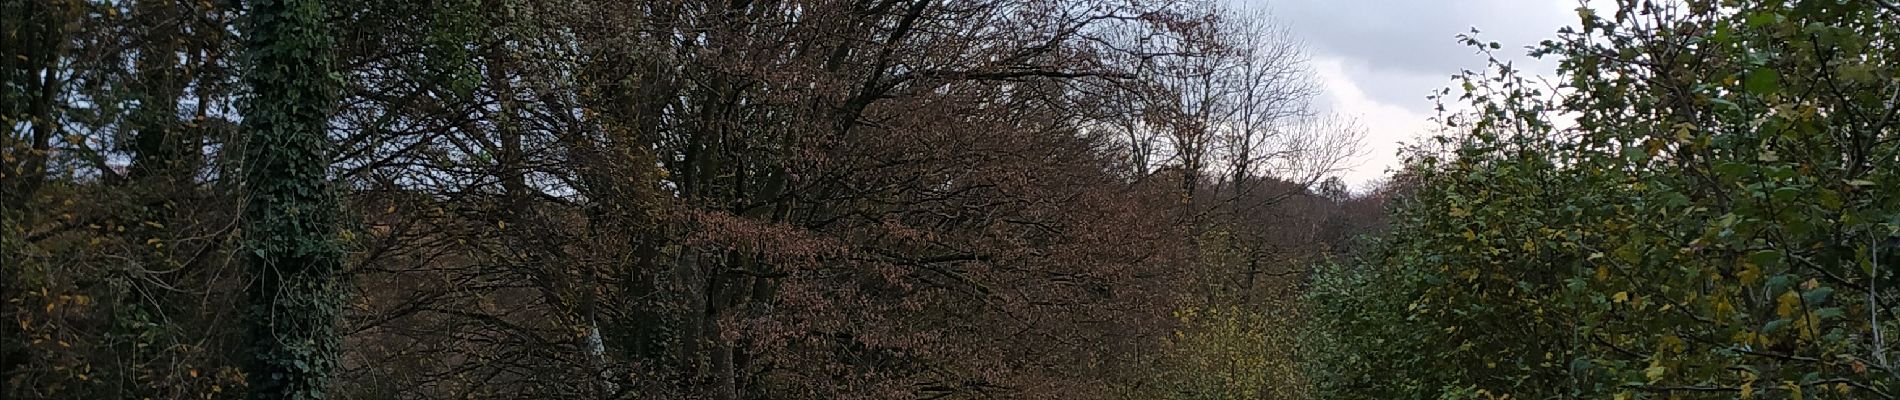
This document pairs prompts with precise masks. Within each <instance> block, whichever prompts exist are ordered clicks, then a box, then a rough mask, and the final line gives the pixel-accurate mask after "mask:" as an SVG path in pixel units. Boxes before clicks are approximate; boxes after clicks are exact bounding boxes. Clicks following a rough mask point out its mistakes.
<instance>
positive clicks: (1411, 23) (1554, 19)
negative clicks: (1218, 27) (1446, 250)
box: [1231, 0, 1577, 186]
mask: <svg viewBox="0 0 1900 400" xmlns="http://www.w3.org/2000/svg"><path fill="white" fill-rule="evenodd" d="M1231 1H1235V2H1237V3H1239V5H1241V6H1243V7H1247V8H1255V7H1264V8H1266V9H1268V10H1269V11H1270V12H1271V13H1272V14H1273V16H1274V19H1275V20H1276V22H1277V23H1279V24H1280V25H1282V26H1284V27H1286V28H1287V29H1288V30H1289V31H1290V32H1291V34H1292V36H1293V39H1294V40H1298V41H1301V42H1304V43H1305V44H1306V47H1307V48H1308V50H1309V52H1310V53H1311V56H1312V65H1311V67H1312V69H1313V72H1314V74H1315V75H1316V78H1317V79H1318V80H1319V81H1320V83H1321V85H1323V87H1324V88H1325V94H1324V95H1322V96H1321V98H1320V99H1319V101H1318V103H1319V106H1320V107H1322V108H1324V109H1325V110H1326V111H1331V112H1334V113H1338V114H1341V115H1343V116H1346V117H1352V118H1356V119H1358V121H1359V123H1360V125H1361V126H1364V127H1365V128H1366V130H1367V133H1366V141H1365V142H1366V149H1365V152H1364V153H1365V155H1364V156H1361V157H1360V158H1359V160H1357V162H1356V163H1355V165H1356V167H1355V168H1353V169H1352V170H1351V171H1349V172H1346V173H1345V178H1346V180H1347V181H1348V182H1351V183H1352V184H1353V185H1354V186H1359V185H1362V184H1364V183H1366V182H1368V181H1372V180H1376V179H1378V178H1379V177H1381V176H1384V175H1385V172H1386V171H1387V170H1388V169H1391V168H1394V167H1396V166H1397V165H1398V162H1399V161H1398V160H1399V158H1398V156H1397V154H1396V152H1397V151H1398V148H1399V142H1402V141H1407V142H1409V141H1412V139H1413V138H1414V137H1416V136H1417V135H1418V134H1419V133H1421V132H1424V131H1425V130H1426V129H1427V128H1428V127H1430V125H1429V123H1428V122H1427V121H1426V119H1427V118H1430V117H1431V116H1432V115H1433V114H1434V112H1433V111H1432V108H1433V106H1432V102H1431V101H1430V100H1427V99H1425V96H1426V95H1428V94H1430V93H1431V92H1432V91H1433V90H1436V89H1438V88H1443V87H1446V86H1447V85H1449V82H1450V79H1451V77H1452V75H1455V74H1457V73H1458V71H1460V70H1462V69H1473V70H1476V69H1479V68H1483V67H1484V65H1485V62H1484V57H1483V56H1480V55H1478V54H1477V53H1476V52H1475V51H1473V50H1472V49H1470V48H1468V47H1465V46H1464V45H1461V44H1459V43H1458V40H1457V35H1458V34H1460V33H1465V32H1468V31H1470V30H1471V28H1473V27H1476V28H1478V29H1479V30H1480V31H1482V33H1481V34H1480V35H1479V38H1481V39H1484V40H1489V41H1495V42H1499V44H1502V45H1503V46H1504V48H1503V50H1500V53H1504V54H1510V55H1514V56H1516V59H1517V60H1518V66H1519V67H1520V68H1523V69H1525V70H1527V71H1550V70H1551V68H1553V67H1552V66H1553V65H1554V63H1553V62H1550V61H1537V60H1532V59H1530V58H1528V57H1524V56H1522V54H1523V53H1524V51H1523V50H1522V49H1523V48H1524V46H1529V45H1532V44H1535V43H1537V42H1539V41H1542V40H1544V39H1548V38H1553V37H1555V36H1556V31H1557V28H1558V27H1561V26H1565V25H1575V24H1576V23H1577V12H1576V8H1577V1H1576V0H1231ZM1546 73H1548V72H1546Z"/></svg>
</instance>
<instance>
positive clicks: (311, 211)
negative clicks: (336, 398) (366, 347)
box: [242, 0, 343, 400]
mask: <svg viewBox="0 0 1900 400" xmlns="http://www.w3.org/2000/svg"><path fill="white" fill-rule="evenodd" d="M249 11H250V15H249V16H250V30H249V31H248V32H247V35H246V36H247V37H246V39H247V40H246V45H247V50H248V51H249V53H250V57H251V62H252V64H251V65H250V67H251V69H250V71H249V73H248V75H247V76H246V82H247V83H248V84H249V85H251V88H252V90H253V96H254V97H253V98H252V99H250V101H249V102H248V103H246V108H245V109H244V119H243V125H244V131H245V135H246V138H247V142H246V143H245V146H246V152H245V156H246V157H245V160H244V166H243V168H244V172H245V185H246V189H247V191H248V195H249V196H250V198H249V202H248V204H247V205H246V206H245V209H244V236H245V248H244V249H243V250H242V251H243V254H244V256H245V257H247V261H248V263H247V264H248V271H249V272H250V279H251V282H250V284H249V285H247V286H246V288H247V289H246V290H247V293H246V294H247V295H248V297H249V298H250V304H249V308H248V312H247V313H246V315H245V320H244V321H245V328H246V330H245V334H246V337H245V345H246V346H247V347H249V351H248V352H247V354H246V355H247V357H248V358H247V359H246V360H244V363H243V366H244V372H245V375H246V380H247V381H248V382H249V386H250V390H251V396H250V397H251V398H253V399H260V400H261V399H273V400H274V399H319V398H324V397H326V393H325V392H326V391H327V390H328V388H329V387H328V383H329V378H330V375H331V371H332V370H334V369H335V367H336V366H337V364H338V360H337V355H338V353H339V348H340V347H341V341H340V340H339V335H338V334H337V330H336V322H337V317H338V316H339V315H340V314H341V310H342V296H341V295H342V290H341V287H340V283H339V282H338V281H337V272H338V270H339V269H340V266H341V260H342V255H343V254H342V251H341V249H340V248H339V247H338V243H337V242H336V237H337V234H338V229H337V227H338V222H337V214H338V212H337V202H336V199H335V197H334V196H333V195H332V193H331V188H330V185H329V180H328V177H327V175H328V168H329V161H330V149H329V146H330V142H329V141H328V138H327V135H326V133H325V127H326V126H327V124H328V121H329V114H330V111H331V110H332V108H333V107H334V106H335V103H336V99H337V93H338V90H337V85H336V78H335V77H334V76H332V74H333V69H332V67H331V60H330V54H331V46H332V41H333V39H332V38H331V36H330V33H329V27H327V26H326V25H325V23H324V18H325V17H324V4H323V2H322V1H321V0H253V1H251V2H250V4H249Z"/></svg>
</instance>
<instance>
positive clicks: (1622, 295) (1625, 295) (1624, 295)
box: [1610, 292, 1630, 303]
mask: <svg viewBox="0 0 1900 400" xmlns="http://www.w3.org/2000/svg"><path fill="white" fill-rule="evenodd" d="M1610 301H1613V302H1618V303H1622V302H1625V301H1630V292H1616V294H1614V295H1610Z"/></svg>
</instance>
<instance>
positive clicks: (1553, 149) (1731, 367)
mask: <svg viewBox="0 0 1900 400" xmlns="http://www.w3.org/2000/svg"><path fill="white" fill-rule="evenodd" d="M1619 3H1620V4H1619V6H1620V7H1618V9H1617V10H1615V11H1614V12H1611V11H1608V10H1592V9H1589V8H1582V9H1579V12H1578V15H1579V17H1580V21H1581V25H1580V26H1579V28H1574V29H1566V30H1563V31H1560V35H1559V36H1558V38H1556V39H1554V40H1550V41H1545V42H1544V43H1542V44H1541V45H1539V46H1535V47H1534V48H1533V49H1532V54H1533V55H1537V56H1547V57H1555V58H1558V59H1559V60H1560V67H1559V74H1558V79H1557V80H1556V81H1555V82H1542V81H1534V80H1532V79H1529V78H1526V77H1524V76H1522V75H1520V74H1518V73H1517V72H1515V71H1512V70H1511V69H1510V68H1509V67H1507V66H1503V64H1502V63H1499V64H1498V67H1497V68H1493V69H1491V70H1489V71H1486V72H1482V73H1467V74H1465V75H1464V76H1463V77H1462V79H1461V81H1462V86H1463V89H1464V90H1463V91H1462V92H1461V93H1459V95H1458V97H1456V98H1453V97H1451V95H1452V92H1451V91H1449V90H1448V91H1446V92H1442V95H1443V96H1442V97H1440V98H1441V100H1444V101H1450V102H1456V103H1461V104H1463V105H1464V106H1460V107H1449V108H1451V109H1454V110H1456V109H1466V110H1469V111H1466V112H1461V113H1456V114H1453V115H1449V116H1447V117H1445V118H1443V120H1442V122H1444V124H1445V126H1446V127H1447V128H1448V131H1450V132H1452V133H1451V134H1448V135H1444V136H1441V137H1439V138H1437V139H1436V143H1434V144H1436V145H1439V146H1442V147H1443V148H1447V149H1450V150H1445V151H1436V152H1433V151H1418V152H1415V153H1414V154H1413V155H1412V158H1411V161H1410V164H1409V165H1408V168H1407V173H1408V174H1409V175H1410V179H1413V180H1414V181H1415V183H1416V189H1415V191H1414V192H1413V193H1411V195H1410V196H1409V197H1408V198H1406V199H1404V200H1403V201H1401V202H1400V203H1401V205H1399V206H1398V207H1397V209H1396V210H1395V211H1394V212H1395V215H1394V217H1393V224H1392V227H1391V230H1390V231H1389V232H1388V234H1387V235H1385V236H1384V238H1383V239H1382V240H1381V242H1380V244H1379V250H1378V251H1376V252H1375V253H1374V254H1370V255H1367V256H1366V257H1365V258H1364V260H1363V261H1361V262H1358V263H1354V264H1353V265H1349V266H1342V267H1335V268H1327V269H1323V270H1322V271H1321V273H1320V274H1318V276H1316V277H1315V280H1314V283H1313V284H1314V287H1315V288H1314V290H1313V291H1312V293H1311V294H1310V295H1309V296H1308V301H1309V303H1311V304H1312V306H1313V307H1314V309H1315V311H1314V314H1315V319H1316V322H1315V324H1316V327H1318V328H1320V329H1321V331H1322V334H1320V335H1316V337H1318V338H1319V339H1315V340H1314V341H1315V342H1316V343H1315V344H1314V345H1315V346H1320V347H1321V348H1320V349H1318V350H1316V352H1318V353H1321V354H1330V355H1329V356H1327V357H1323V358H1321V359H1318V360H1314V361H1313V362H1312V363H1310V364H1309V369H1312V370H1314V371H1316V372H1315V373H1314V374H1313V376H1314V379H1315V380H1316V381H1319V382H1324V383H1322V384H1321V385H1320V390H1321V395H1322V397H1326V398H1432V397H1475V398H1502V397H1507V396H1508V397H1510V398H1539V399H1541V398H1617V399H1623V398H1737V397H1739V398H1790V399H1801V398H1890V397H1894V396H1896V395H1900V392H1897V391H1900V388H1896V387H1894V386H1893V385H1894V383H1895V382H1896V379H1895V378H1896V377H1900V370H1896V369H1894V366H1893V364H1891V363H1890V362H1891V361H1892V360H1893V358H1895V356H1894V355H1891V354H1889V353H1892V352H1893V351H1892V350H1894V349H1893V347H1894V346H1893V344H1892V343H1889V342H1890V340H1889V339H1888V336H1891V335H1892V334H1894V333H1896V332H1895V328H1896V324H1895V323H1894V322H1893V321H1895V320H1896V319H1900V315H1897V314H1896V313H1894V312H1893V305H1894V304H1896V303H1900V291H1897V290H1895V289H1894V288H1895V287H1896V286H1900V282H1895V281H1894V277H1895V274H1894V272H1893V269H1894V268H1895V267H1896V266H1900V258H1896V257H1894V255H1897V254H1900V246H1896V245H1895V241H1894V239H1893V238H1895V234H1896V232H1897V231H1900V196H1897V195H1900V191H1896V190H1894V189H1893V188H1896V187H1900V176H1897V175H1900V174H1896V168H1897V167H1900V154H1897V152H1900V143H1896V142H1897V139H1900V132H1896V127H1900V116H1896V114H1900V104H1897V100H1900V70H1897V69H1896V67H1900V64H1897V63H1896V61H1900V46H1897V45H1896V44H1897V43H1896V41H1897V40H1900V22H1896V21H1900V9H1895V8H1893V7H1891V6H1889V5H1887V4H1886V3H1882V2H1879V1H1866V0H1850V1H1837V0H1825V1H1720V2H1718V1H1708V0H1691V1H1683V2H1675V3H1670V4H1653V3H1652V2H1647V1H1620V2H1619ZM1468 43H1469V44H1472V45H1474V46H1476V47H1477V48H1480V49H1484V50H1485V51H1491V50H1492V49H1497V48H1499V47H1501V46H1498V45H1496V44H1491V43H1482V42H1479V41H1477V40H1475V39H1468ZM1355 365H1357V366H1364V367H1359V368H1355V367H1354V366H1355Z"/></svg>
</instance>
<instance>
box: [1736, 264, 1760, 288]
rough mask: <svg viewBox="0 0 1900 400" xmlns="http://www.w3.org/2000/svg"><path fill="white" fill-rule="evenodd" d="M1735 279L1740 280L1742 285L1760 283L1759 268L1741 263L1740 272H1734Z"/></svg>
mask: <svg viewBox="0 0 1900 400" xmlns="http://www.w3.org/2000/svg"><path fill="white" fill-rule="evenodd" d="M1735 277H1737V278H1741V279H1742V284H1744V285H1753V284H1755V282H1758V281H1761V267H1759V266H1756V265H1755V263H1751V262H1745V263H1742V270H1741V271H1736V272H1735Z"/></svg>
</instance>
